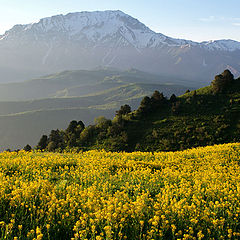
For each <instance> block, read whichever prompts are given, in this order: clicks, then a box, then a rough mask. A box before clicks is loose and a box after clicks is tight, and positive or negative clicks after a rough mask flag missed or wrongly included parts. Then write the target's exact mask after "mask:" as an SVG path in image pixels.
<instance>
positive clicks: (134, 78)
mask: <svg viewBox="0 0 240 240" xmlns="http://www.w3.org/2000/svg"><path fill="white" fill-rule="evenodd" d="M136 83H137V84H140V83H141V84H146V87H147V84H156V87H157V88H159V87H163V88H165V90H166V91H167V92H166V93H165V94H167V95H169V92H168V91H169V90H170V92H172V91H171V89H175V91H177V92H176V94H178V93H179V92H181V91H182V89H183V88H185V89H186V87H183V86H184V83H186V80H184V79H181V78H177V77H165V76H159V75H153V74H150V73H146V72H142V71H139V70H137V69H129V70H126V71H121V70H117V69H114V70H113V69H110V68H104V69H103V68H101V69H96V70H91V71H90V70H89V71H88V70H75V71H64V72H59V73H55V74H51V75H47V76H44V77H41V78H37V79H32V80H29V81H24V82H20V83H9V84H0V101H24V100H35V99H42V98H52V97H79V96H85V95H88V94H91V95H93V94H96V93H99V92H101V91H105V90H107V89H112V88H116V87H120V86H126V85H128V84H136ZM157 85H159V86H157ZM142 86H143V85H142ZM188 87H189V86H188ZM167 88H168V90H167ZM164 92H165V91H164Z"/></svg>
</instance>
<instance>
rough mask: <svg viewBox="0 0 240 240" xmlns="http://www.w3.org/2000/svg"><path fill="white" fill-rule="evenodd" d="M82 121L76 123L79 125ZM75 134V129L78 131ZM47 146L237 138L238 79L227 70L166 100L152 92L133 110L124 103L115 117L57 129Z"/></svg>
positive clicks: (125, 147) (143, 146)
mask: <svg viewBox="0 0 240 240" xmlns="http://www.w3.org/2000/svg"><path fill="white" fill-rule="evenodd" d="M79 124H80V125H79ZM76 133H77V134H76ZM54 134H56V132H51V134H50V136H49V138H48V144H49V146H51V147H48V145H47V149H48V150H51V151H54V150H61V148H63V149H69V148H70V149H71V148H76V149H78V150H80V149H103V148H104V149H106V150H111V151H137V150H140V151H175V150H181V149H187V148H192V147H198V146H206V145H213V144H219V143H228V142H239V141H240V78H238V79H236V80H234V78H233V75H232V73H231V72H230V71H229V70H225V71H224V72H223V73H222V74H219V75H217V76H216V77H215V79H214V80H213V81H212V84H211V85H210V86H207V87H204V88H200V89H198V90H195V91H191V92H190V91H189V92H187V93H185V94H184V95H182V96H179V97H176V96H175V95H172V96H171V97H170V99H167V98H166V97H164V96H163V94H161V93H159V92H158V91H154V93H153V94H152V96H151V97H147V96H145V97H144V98H143V99H142V101H141V103H140V106H139V107H138V109H137V110H135V111H132V112H131V110H130V107H129V106H128V105H123V106H122V107H121V108H120V109H119V110H118V111H117V113H116V115H115V117H114V119H113V120H112V121H111V120H107V119H106V118H103V117H102V118H98V119H97V121H96V124H95V125H91V126H89V127H85V128H83V127H82V124H81V123H80V122H74V121H73V122H71V123H70V124H69V126H68V128H67V130H66V131H64V132H63V131H62V132H59V133H57V134H59V139H61V138H62V139H65V140H64V141H62V142H61V144H60V143H54V144H53V143H52V141H54V139H56V136H55V137H54ZM53 146H55V147H53Z"/></svg>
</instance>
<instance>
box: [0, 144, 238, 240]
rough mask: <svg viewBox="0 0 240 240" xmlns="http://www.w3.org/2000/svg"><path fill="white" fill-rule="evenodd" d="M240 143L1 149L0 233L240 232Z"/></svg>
mask: <svg viewBox="0 0 240 240" xmlns="http://www.w3.org/2000/svg"><path fill="white" fill-rule="evenodd" d="M239 238H240V144H225V145H218V146H212V147H205V148H196V149H192V150H186V151H182V152H175V153H141V152H134V153H107V152H104V151H101V152H100V151H89V152H85V153H79V154H71V153H66V154H58V153H40V152H30V153H27V152H19V153H18V154H17V153H8V152H5V153H1V154H0V239H14V240H16V239H97V240H100V239H239Z"/></svg>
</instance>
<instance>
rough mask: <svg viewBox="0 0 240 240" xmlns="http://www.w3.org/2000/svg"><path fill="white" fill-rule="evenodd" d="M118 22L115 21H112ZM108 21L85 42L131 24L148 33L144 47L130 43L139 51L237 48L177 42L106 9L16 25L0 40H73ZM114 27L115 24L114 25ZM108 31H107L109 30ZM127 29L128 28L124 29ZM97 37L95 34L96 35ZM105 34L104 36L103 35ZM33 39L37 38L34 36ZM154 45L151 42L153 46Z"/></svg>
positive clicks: (238, 45)
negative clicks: (55, 36) (43, 36)
mask: <svg viewBox="0 0 240 240" xmlns="http://www.w3.org/2000/svg"><path fill="white" fill-rule="evenodd" d="M116 20H118V21H116ZM109 21H112V27H110V29H108V30H107V29H106V28H105V29H104V30H107V31H106V32H104V31H103V35H102V36H97V34H95V35H92V34H93V33H92V32H91V31H90V32H87V33H88V35H87V36H88V37H90V38H89V39H91V40H92V41H97V40H98V39H99V38H100V39H102V38H104V37H106V35H107V34H111V33H112V32H111V31H113V32H114V33H116V32H117V31H116V30H115V29H114V27H118V28H119V27H120V28H121V27H123V26H122V25H121V24H120V23H119V22H122V23H125V24H126V27H128V25H129V24H130V23H132V26H131V27H132V28H133V29H136V30H141V31H144V32H141V33H144V34H151V35H150V36H149V38H147V37H146V39H144V40H145V41H146V40H147V41H146V42H145V44H144V41H143V42H141V41H140V40H139V39H137V41H136V42H135V44H134V42H133V41H130V43H131V44H134V45H135V47H138V48H143V47H157V46H159V44H160V43H163V44H167V45H170V46H171V45H172V46H175V45H176V46H186V47H187V46H188V45H189V46H201V47H205V48H207V49H210V50H213V49H220V50H225V51H235V50H239V49H240V42H238V41H235V40H232V39H220V40H214V41H213V40H209V41H203V42H195V41H191V40H185V39H178V38H171V37H168V36H166V35H164V34H162V33H157V32H155V31H153V30H151V29H150V28H149V27H147V26H146V25H144V24H143V23H141V22H140V21H139V20H137V19H136V18H133V17H131V16H130V15H128V14H125V13H124V12H122V11H120V10H106V11H93V12H89V11H83V12H73V13H68V14H66V15H63V14H59V15H54V16H51V17H45V18H41V19H40V20H39V22H34V23H30V24H16V25H14V26H13V27H12V28H11V29H10V30H8V31H6V32H5V34H3V35H2V36H0V37H1V39H0V40H4V39H5V38H9V37H10V38H11V35H12V34H13V35H14V34H18V33H21V32H29V31H34V32H35V33H36V31H38V32H39V33H41V31H42V33H48V32H49V31H50V30H51V31H53V32H63V33H68V34H69V37H74V36H76V35H78V34H79V33H80V32H84V30H85V28H90V27H96V28H101V27H102V25H104V24H107V26H108V27H109V25H108V22H109ZM115 24H117V25H115ZM110 30H111V31H110ZM128 30H130V28H128ZM97 33H98V34H99V32H97ZM104 33H105V34H106V35H105V34H104ZM35 37H36V40H37V35H35ZM132 37H133V39H136V37H137V36H136V35H135V36H134V35H132ZM154 42H155V43H154Z"/></svg>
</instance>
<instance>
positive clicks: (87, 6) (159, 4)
mask: <svg viewBox="0 0 240 240" xmlns="http://www.w3.org/2000/svg"><path fill="white" fill-rule="evenodd" d="M239 9H240V0H0V34H3V33H4V32H5V31H6V30H8V29H10V28H11V27H12V26H13V25H15V24H26V23H31V22H36V21H38V20H39V19H41V18H44V17H50V16H52V15H57V14H67V13H69V12H80V11H96V10H121V11H123V12H125V13H127V14H129V15H131V16H132V17H134V18H137V19H138V20H140V21H141V22H143V23H144V24H145V25H147V26H148V27H149V28H151V29H152V30H154V31H156V32H160V33H163V34H165V35H167V36H169V37H175V38H184V39H189V40H193V41H208V40H217V39H233V40H237V41H240V14H239Z"/></svg>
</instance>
